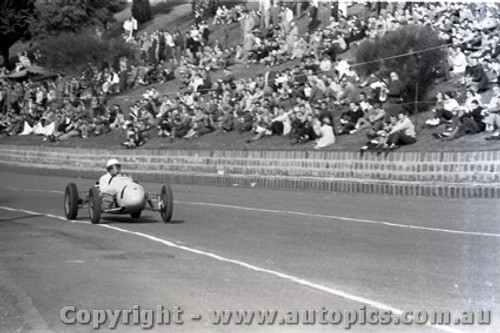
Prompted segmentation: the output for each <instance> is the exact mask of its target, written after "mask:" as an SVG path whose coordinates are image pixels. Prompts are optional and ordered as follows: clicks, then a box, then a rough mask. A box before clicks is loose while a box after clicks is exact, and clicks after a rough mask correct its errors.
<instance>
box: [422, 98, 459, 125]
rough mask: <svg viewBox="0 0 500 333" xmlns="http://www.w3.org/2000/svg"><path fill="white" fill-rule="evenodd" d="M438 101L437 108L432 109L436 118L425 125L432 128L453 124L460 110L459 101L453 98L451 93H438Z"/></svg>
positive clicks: (428, 120) (427, 121)
mask: <svg viewBox="0 0 500 333" xmlns="http://www.w3.org/2000/svg"><path fill="white" fill-rule="evenodd" d="M436 99H437V101H436V106H435V107H434V108H433V109H432V112H433V113H434V118H431V119H427V120H426V122H425V123H426V124H427V125H429V126H432V127H434V126H438V125H440V124H443V123H451V122H452V120H453V118H454V117H456V116H457V114H458V111H459V109H460V105H459V104H458V102H457V100H456V99H454V98H452V96H451V92H444V93H442V92H438V93H437V95H436Z"/></svg>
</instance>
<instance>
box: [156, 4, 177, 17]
mask: <svg viewBox="0 0 500 333" xmlns="http://www.w3.org/2000/svg"><path fill="white" fill-rule="evenodd" d="M180 4H181V3H180V2H179V1H177V0H174V1H173V0H170V1H162V2H158V3H156V4H154V5H153V6H151V14H152V15H153V16H156V15H165V14H168V13H170V12H171V11H172V9H174V7H175V6H178V5H180Z"/></svg>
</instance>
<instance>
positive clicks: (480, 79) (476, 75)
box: [466, 58, 490, 93]
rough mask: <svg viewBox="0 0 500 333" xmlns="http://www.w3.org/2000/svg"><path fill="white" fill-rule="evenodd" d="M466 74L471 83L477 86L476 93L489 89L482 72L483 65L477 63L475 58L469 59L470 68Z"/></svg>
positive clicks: (485, 76)
mask: <svg viewBox="0 0 500 333" xmlns="http://www.w3.org/2000/svg"><path fill="white" fill-rule="evenodd" d="M466 73H467V74H468V76H470V78H471V80H472V82H474V83H475V84H476V85H477V88H476V91H477V92H478V93H482V92H484V91H486V90H488V89H489V83H490V80H489V79H488V76H487V75H486V72H485V71H484V68H483V65H482V64H480V63H478V61H477V58H471V60H470V66H469V67H468V68H467V70H466Z"/></svg>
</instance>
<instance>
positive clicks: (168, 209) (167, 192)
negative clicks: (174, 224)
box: [158, 184, 174, 223]
mask: <svg viewBox="0 0 500 333" xmlns="http://www.w3.org/2000/svg"><path fill="white" fill-rule="evenodd" d="M158 209H159V210H160V214H161V218H162V219H163V222H165V223H167V222H170V220H171V219H172V214H173V213H174V194H173V192H172V188H171V187H170V185H168V184H165V185H163V186H162V188H161V193H160V200H159V201H158Z"/></svg>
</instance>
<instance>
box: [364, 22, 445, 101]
mask: <svg viewBox="0 0 500 333" xmlns="http://www.w3.org/2000/svg"><path fill="white" fill-rule="evenodd" d="M442 45H443V42H442V41H441V40H440V39H439V37H438V35H437V33H436V32H435V31H434V30H433V29H432V28H431V27H429V26H419V25H405V26H403V27H401V28H399V29H396V30H394V31H389V32H387V33H385V34H384V35H383V36H382V37H380V38H378V39H376V40H374V41H371V40H367V41H364V42H363V43H361V44H360V45H359V47H358V49H357V50H356V63H358V64H361V65H359V66H356V68H357V71H358V73H359V74H361V75H362V76H365V75H366V76H367V75H370V74H376V75H378V76H380V77H382V78H387V77H389V75H388V74H389V73H390V72H397V73H398V74H399V78H400V79H401V81H402V82H403V85H404V86H405V92H406V94H405V95H406V101H407V102H413V101H414V99H415V95H416V90H417V87H418V97H419V98H418V99H419V100H421V97H423V96H425V94H426V92H427V89H428V88H429V87H430V86H431V85H432V83H433V82H434V80H435V78H436V73H437V69H438V67H439V66H440V65H441V63H442V61H443V59H444V57H445V53H444V51H443V48H442V47H441V46H442Z"/></svg>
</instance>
